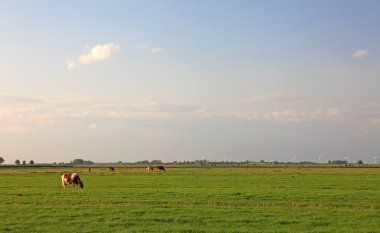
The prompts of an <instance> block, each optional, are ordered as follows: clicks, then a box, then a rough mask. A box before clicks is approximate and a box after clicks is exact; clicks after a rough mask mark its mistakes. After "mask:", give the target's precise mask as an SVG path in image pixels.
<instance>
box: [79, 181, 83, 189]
mask: <svg viewBox="0 0 380 233" xmlns="http://www.w3.org/2000/svg"><path fill="white" fill-rule="evenodd" d="M83 186H84V182H83V181H80V182H79V187H80V188H81V189H82V188H83Z"/></svg>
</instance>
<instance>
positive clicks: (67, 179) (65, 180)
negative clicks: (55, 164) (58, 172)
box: [61, 173, 83, 189]
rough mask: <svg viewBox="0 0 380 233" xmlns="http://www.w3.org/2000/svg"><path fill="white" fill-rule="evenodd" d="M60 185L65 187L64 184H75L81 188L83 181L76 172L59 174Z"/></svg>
mask: <svg viewBox="0 0 380 233" xmlns="http://www.w3.org/2000/svg"><path fill="white" fill-rule="evenodd" d="M61 178H62V187H63V188H64V189H65V188H66V185H69V184H72V185H73V187H75V186H77V187H80V188H83V182H82V181H81V179H80V178H79V176H78V174H77V173H65V174H63V175H62V176H61Z"/></svg>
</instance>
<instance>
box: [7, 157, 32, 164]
mask: <svg viewBox="0 0 380 233" xmlns="http://www.w3.org/2000/svg"><path fill="white" fill-rule="evenodd" d="M4 162H5V159H4V158H3V157H0V165H1V164H2V163H4ZM15 164H16V165H21V161H20V160H19V159H16V160H15ZM22 165H26V161H25V160H23V161H22ZM29 165H34V161H33V160H30V161H29Z"/></svg>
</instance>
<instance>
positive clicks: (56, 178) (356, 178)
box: [0, 166, 380, 233]
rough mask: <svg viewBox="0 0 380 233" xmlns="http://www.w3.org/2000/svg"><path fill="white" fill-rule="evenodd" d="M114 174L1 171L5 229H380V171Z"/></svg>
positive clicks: (130, 170)
mask: <svg viewBox="0 0 380 233" xmlns="http://www.w3.org/2000/svg"><path fill="white" fill-rule="evenodd" d="M115 170H116V171H115V173H112V172H109V171H108V169H107V168H105V167H92V169H91V173H89V172H88V168H84V167H66V168H64V167H35V168H20V167H0V232H368V233H369V232H373V233H374V232H380V230H379V229H380V168H376V167H318V166H310V167H306V166H302V167H298V166H289V167H285V166H279V167H259V166H258V167H179V166H172V167H167V171H166V172H159V171H153V172H148V171H146V170H145V167H128V166H124V167H115ZM65 171H67V172H73V171H75V172H78V173H79V175H80V177H81V179H82V180H83V181H84V186H85V187H84V189H83V190H81V189H78V188H72V187H71V186H68V187H67V188H66V189H62V187H61V181H60V176H61V174H62V173H63V172H65Z"/></svg>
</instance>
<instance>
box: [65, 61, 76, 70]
mask: <svg viewBox="0 0 380 233" xmlns="http://www.w3.org/2000/svg"><path fill="white" fill-rule="evenodd" d="M66 67H67V69H68V70H73V69H75V68H77V67H78V65H77V64H76V63H75V61H74V60H68V61H67V62H66Z"/></svg>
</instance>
